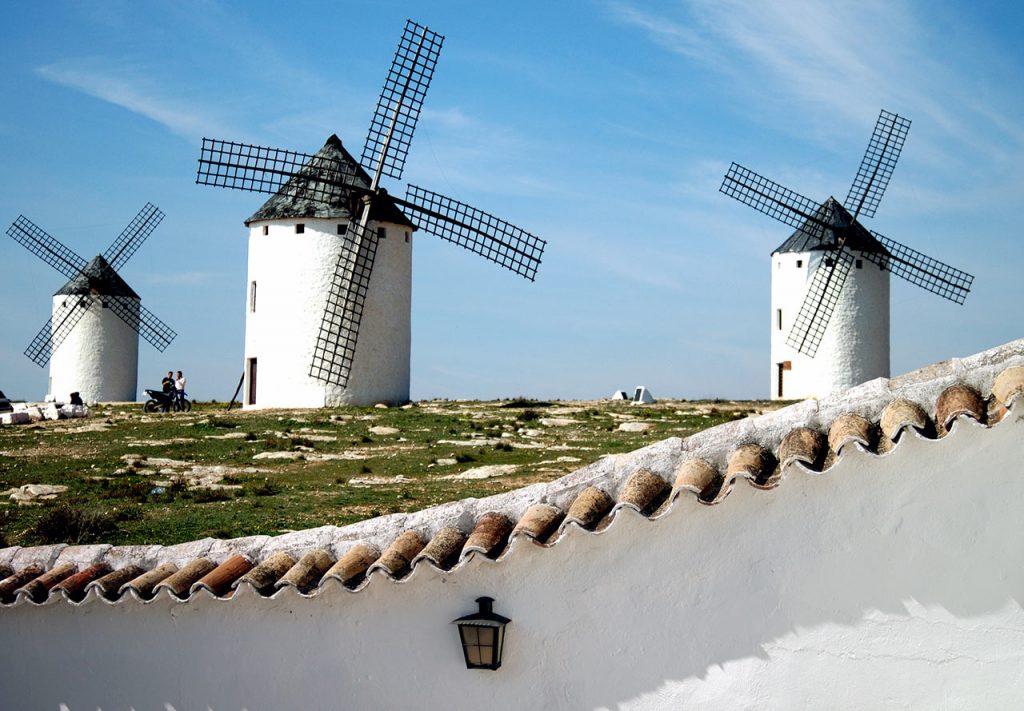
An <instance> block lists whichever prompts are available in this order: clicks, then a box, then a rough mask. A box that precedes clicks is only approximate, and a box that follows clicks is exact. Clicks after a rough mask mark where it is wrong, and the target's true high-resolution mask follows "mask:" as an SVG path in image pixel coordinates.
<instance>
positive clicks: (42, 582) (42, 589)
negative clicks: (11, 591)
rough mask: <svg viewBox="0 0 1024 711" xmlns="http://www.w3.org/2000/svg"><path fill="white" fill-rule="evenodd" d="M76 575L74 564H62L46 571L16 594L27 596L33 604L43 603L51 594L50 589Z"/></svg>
mask: <svg viewBox="0 0 1024 711" xmlns="http://www.w3.org/2000/svg"><path fill="white" fill-rule="evenodd" d="M74 573H75V566H74V564H73V563H61V564H60V565H58V566H55V567H53V568H51V569H50V570H48V571H46V572H45V573H43V574H42V575H40V576H39V577H38V578H35V579H34V580H30V581H29V582H27V583H25V584H24V585H22V586H21V587H20V588H19V589H18V590H17V591H16V592H19V593H21V594H23V595H27V596H28V597H29V598H30V599H31V600H32V601H33V602H43V601H44V600H46V596H47V595H49V594H50V589H51V588H52V587H53V586H54V585H56V584H57V583H59V582H60V581H61V580H63V579H64V578H67V577H69V576H71V575H74Z"/></svg>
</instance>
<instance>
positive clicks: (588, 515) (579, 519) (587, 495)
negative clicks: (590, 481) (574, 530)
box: [565, 486, 615, 528]
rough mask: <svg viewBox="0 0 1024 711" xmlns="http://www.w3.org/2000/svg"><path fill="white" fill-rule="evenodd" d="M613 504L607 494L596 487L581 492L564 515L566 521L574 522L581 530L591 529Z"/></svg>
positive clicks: (589, 487)
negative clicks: (581, 527)
mask: <svg viewBox="0 0 1024 711" xmlns="http://www.w3.org/2000/svg"><path fill="white" fill-rule="evenodd" d="M614 504H615V502H614V501H613V500H612V497H611V496H609V495H608V493H607V492H605V491H603V490H601V489H598V488H597V487H596V486H588V487H587V488H586V489H584V490H583V491H581V492H580V493H579V494H578V495H577V496H576V499H575V500H574V501H573V502H572V505H570V506H569V511H568V512H567V513H566V514H565V520H566V521H575V522H576V523H578V524H579V525H581V526H583V528H592V527H594V526H596V525H597V524H598V522H599V521H600V520H601V518H602V517H603V516H604V515H605V514H606V513H608V511H610V510H611V508H612V506H613V505H614Z"/></svg>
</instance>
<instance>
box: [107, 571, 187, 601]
mask: <svg viewBox="0 0 1024 711" xmlns="http://www.w3.org/2000/svg"><path fill="white" fill-rule="evenodd" d="M177 572H178V566H176V565H175V564H174V563H164V564H163V565H158V566H157V567H155V568H153V569H152V570H150V571H149V572H146V573H143V574H142V575H140V576H139V577H137V578H133V579H132V580H129V581H128V582H127V583H125V584H124V585H122V586H121V590H120V591H119V592H123V591H124V590H134V591H135V592H136V593H137V594H138V595H139V597H141V598H143V599H149V598H150V597H152V596H153V593H154V592H156V586H157V585H158V584H160V583H162V582H163V581H164V580H166V579H167V578H169V577H171V576H172V575H174V574H175V573H177Z"/></svg>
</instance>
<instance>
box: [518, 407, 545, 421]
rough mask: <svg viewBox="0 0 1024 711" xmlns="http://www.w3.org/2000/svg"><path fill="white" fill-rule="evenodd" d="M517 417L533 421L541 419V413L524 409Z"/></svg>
mask: <svg viewBox="0 0 1024 711" xmlns="http://www.w3.org/2000/svg"><path fill="white" fill-rule="evenodd" d="M516 419H517V420H519V421H520V422H533V421H535V420H539V419H540V413H539V412H537V411H536V410H523V411H522V412H520V413H519V414H518V415H516Z"/></svg>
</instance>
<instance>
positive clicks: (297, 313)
mask: <svg viewBox="0 0 1024 711" xmlns="http://www.w3.org/2000/svg"><path fill="white" fill-rule="evenodd" d="M443 42H444V37H442V36H441V35H439V34H437V33H435V32H433V31H431V30H430V29H428V28H427V27H424V26H421V25H419V24H417V23H415V22H413V21H412V20H409V21H407V22H406V25H405V29H404V30H403V33H402V36H401V39H400V41H399V44H398V49H397V50H396V52H395V56H394V60H393V62H392V64H391V68H390V71H389V72H388V74H387V78H386V79H385V82H384V88H383V90H382V92H381V94H380V98H379V100H378V102H377V107H376V111H375V112H374V114H373V117H372V119H371V121H370V128H369V131H368V134H367V138H366V142H365V145H364V147H363V153H362V158H361V160H360V161H356V160H355V158H354V157H353V156H352V155H351V154H349V152H348V151H347V150H346V149H345V147H344V146H343V145H342V143H341V141H340V140H339V139H338V138H337V136H331V137H330V138H329V139H328V140H327V142H326V144H325V145H324V147H323V148H322V149H321V150H320V151H318V152H317V153H316V154H315V155H310V154H305V153H297V152H295V151H290V150H282V149H275V148H267V147H263V146H255V145H250V144H243V143H235V142H231V141H222V140H215V139H206V138H204V139H203V144H202V149H201V152H200V156H199V169H198V175H197V178H196V182H197V183H199V184H202V185H212V186H217V187H225V188H234V189H238V190H246V191H251V192H260V193H270V194H272V195H273V197H271V198H270V199H269V200H268V201H267V202H266V203H265V204H264V205H263V206H262V207H261V208H260V210H259V211H257V212H256V213H255V214H254V215H252V216H251V217H250V218H249V219H248V220H246V225H247V226H248V227H249V265H248V277H249V278H248V290H247V291H248V294H247V297H248V298H247V302H248V304H247V306H248V308H247V309H246V312H247V313H246V338H245V340H246V345H245V371H244V383H245V395H244V398H243V402H244V404H245V405H246V406H248V407H252V406H259V407H323V406H325V405H343V404H349V405H371V404H375V403H378V402H404V401H407V400H408V399H409V354H410V345H411V337H410V333H411V330H410V310H411V287H412V239H411V237H412V232H413V231H414V230H417V229H419V230H422V231H424V232H428V233H430V234H433V235H435V236H437V237H440V238H441V239H443V240H447V241H449V242H451V243H453V244H456V245H458V246H460V247H463V248H465V249H467V250H469V251H471V252H474V253H476V254H478V255H480V256H482V257H484V258H485V259H488V260H490V261H492V262H495V263H497V264H498V265H500V266H502V267H504V268H506V269H509V270H510V271H512V272H513V273H515V274H518V275H519V276H522V277H524V278H526V279H528V280H530V281H533V279H534V277H535V275H536V271H537V267H538V266H539V264H540V259H541V255H542V254H543V251H544V245H545V242H544V241H543V240H541V239H539V238H537V237H535V236H534V235H532V234H530V233H529V232H526V231H525V230H523V229H521V228H519V227H516V226H515V225H512V224H510V223H508V222H505V221H504V220H501V219H498V218H496V217H494V216H493V215H490V214H488V213H486V212H483V211H482V210H478V209H477V208H474V207H471V206H470V205H467V204H465V203H463V202H459V201H458V200H454V199H452V198H450V197H446V196H444V195H442V194H440V193H436V192H433V191H431V190H427V189H425V188H421V187H417V186H414V185H409V186H408V187H407V188H406V192H405V197H404V198H399V197H395V196H393V195H389V194H388V193H387V192H386V191H385V190H384V188H383V187H381V185H380V182H381V178H382V177H384V176H388V177H391V178H394V179H396V180H399V179H401V177H402V173H403V170H404V167H405V162H406V157H407V155H408V152H409V147H410V144H411V142H412V137H413V133H414V131H415V129H416V124H417V121H418V119H419V115H420V109H421V107H422V105H423V100H424V98H425V96H426V93H427V89H428V88H429V86H430V81H431V79H432V77H433V73H434V68H435V66H436V64H437V59H438V56H439V55H440V51H441V45H442V43H443ZM403 210H406V211H408V212H409V213H410V214H412V215H413V216H414V219H413V220H410V219H409V218H408V217H406V215H405V213H404V212H403ZM257 366H258V370H257ZM257 373H258V377H257ZM257 383H258V385H259V396H258V398H257Z"/></svg>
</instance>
